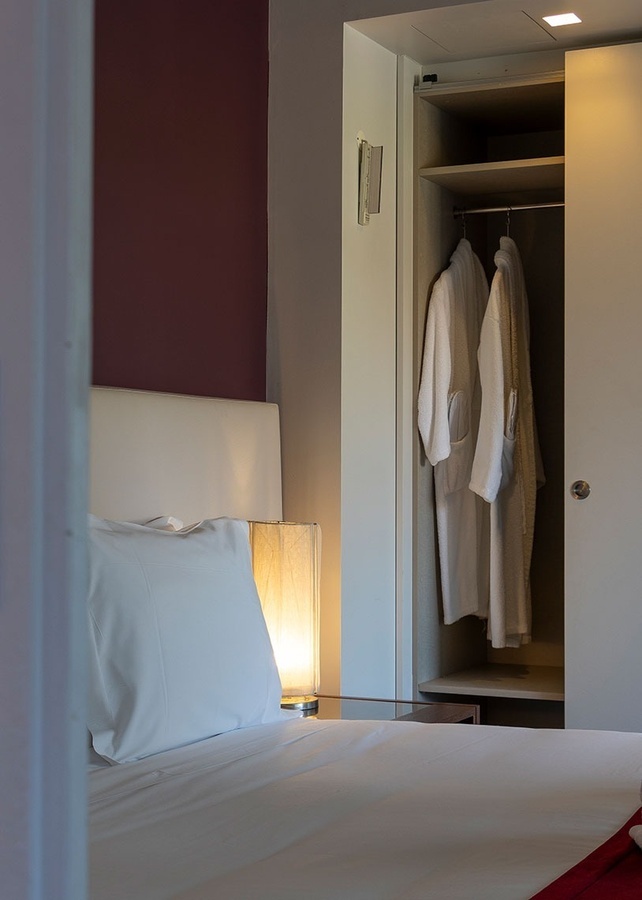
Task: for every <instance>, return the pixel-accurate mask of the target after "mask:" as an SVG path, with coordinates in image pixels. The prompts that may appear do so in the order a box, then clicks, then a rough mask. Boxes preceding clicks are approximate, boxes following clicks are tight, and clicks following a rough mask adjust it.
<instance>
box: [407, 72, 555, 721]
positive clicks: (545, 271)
mask: <svg viewBox="0 0 642 900" xmlns="http://www.w3.org/2000/svg"><path fill="white" fill-rule="evenodd" d="M414 104H415V115H414V122H415V125H414V128H415V136H414V145H415V160H416V172H417V176H418V177H417V182H416V191H415V238H416V245H415V251H416V252H415V288H416V303H417V305H416V309H417V321H418V323H419V331H421V326H422V323H424V322H425V316H426V309H427V303H428V300H429V297H430V293H431V289H432V286H433V284H434V282H435V281H436V279H437V277H438V276H439V274H440V273H441V272H442V271H443V269H444V268H445V267H446V266H447V265H448V260H449V257H450V255H451V253H452V252H453V250H454V248H455V246H456V245H457V242H458V240H459V239H460V238H461V237H463V236H465V237H466V238H467V239H468V240H469V241H470V243H471V245H472V248H473V250H474V251H475V252H476V253H477V255H478V256H479V258H480V259H481V261H482V263H483V264H484V267H485V270H486V274H487V277H488V281H489V283H490V282H491V280H492V277H493V274H494V271H495V267H494V262H493V258H494V254H495V252H496V250H497V249H498V248H499V241H500V237H501V236H502V235H504V234H507V233H508V234H510V237H511V238H513V240H514V241H515V242H516V244H517V246H518V248H519V251H520V253H521V257H522V263H523V266H524V273H525V280H526V287H527V291H528V299H529V308H530V324H531V339H530V352H531V377H532V384H533V397H534V404H535V416H536V422H537V428H538V432H539V443H540V447H541V453H542V459H543V464H544V472H545V476H546V483H545V484H544V485H543V486H542V487H541V488H540V489H539V491H538V493H537V512H536V520H535V538H534V547H533V559H532V566H531V590H532V610H533V624H532V642H531V643H529V644H525V645H523V646H521V647H519V648H517V649H492V648H491V647H490V644H489V642H488V641H487V640H486V635H485V628H484V622H483V620H481V619H477V618H475V617H470V616H469V617H466V618H465V619H462V620H460V621H459V622H456V623H455V624H453V625H444V624H443V619H442V614H441V609H424V610H423V611H421V612H419V613H418V616H419V622H418V627H419V629H423V631H424V633H425V634H427V635H428V638H427V640H426V641H425V643H424V646H423V648H422V647H421V646H420V648H419V651H418V652H419V653H420V655H421V654H422V653H423V655H424V656H425V659H424V660H423V661H422V660H421V659H420V660H419V670H420V672H421V671H424V672H428V673H429V677H427V678H425V679H424V680H421V681H420V683H419V691H420V692H421V693H422V695H423V696H424V697H425V698H428V699H435V700H438V699H446V698H445V697H444V695H445V694H446V695H449V697H448V698H449V699H455V698H461V699H462V700H471V701H474V702H477V703H481V705H482V710H483V715H484V720H485V721H486V722H489V723H498V724H499V723H501V724H516V725H538V726H551V727H563V724H564V710H563V699H564V670H563V660H564V633H563V629H564V596H563V591H564V551H563V539H564V509H563V495H564V468H563V467H564V461H563V451H564V381H563V376H564V208H563V205H564V75H563V73H562V72H552V73H545V74H537V75H527V76H519V77H513V78H503V79H490V80H487V81H476V82H474V83H473V82H453V83H451V84H440V83H439V82H437V83H428V84H423V83H422V84H420V85H418V86H417V87H416V88H415V100H414ZM416 340H417V345H416V346H417V351H418V352H419V353H420V352H421V340H422V335H421V334H418V335H417V337H416ZM418 470H419V472H420V479H419V490H418V495H417V504H418V509H417V519H418V521H417V526H418V527H417V556H418V559H419V560H420V562H419V568H420V571H421V566H422V564H421V559H422V555H424V554H426V555H428V554H433V555H434V554H436V553H437V546H436V538H435V542H434V544H433V543H432V538H431V537H430V536H431V535H432V534H434V528H433V523H432V522H431V521H430V519H431V515H432V513H431V502H432V501H431V496H432V484H431V474H432V470H431V467H430V465H429V464H428V463H427V462H426V460H425V458H422V459H420V460H419V465H418ZM422 520H423V521H422ZM420 577H421V575H420ZM453 695H454V696H453Z"/></svg>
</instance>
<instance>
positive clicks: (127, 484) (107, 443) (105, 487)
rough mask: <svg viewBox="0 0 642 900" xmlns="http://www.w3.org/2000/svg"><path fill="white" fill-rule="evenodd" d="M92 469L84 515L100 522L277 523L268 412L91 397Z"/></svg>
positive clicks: (274, 416)
mask: <svg viewBox="0 0 642 900" xmlns="http://www.w3.org/2000/svg"><path fill="white" fill-rule="evenodd" d="M89 459H90V505H89V509H90V511H91V512H92V513H94V515H97V516H100V517H102V518H105V519H122V520H127V521H132V522H142V521H146V520H148V519H150V518H154V517H156V516H169V515H171V516H176V517H177V518H180V519H182V520H183V522H185V524H191V523H193V522H198V521H200V520H201V519H207V518H213V517H216V516H231V517H234V518H239V519H257V520H272V519H281V518H282V501H281V444H280V431H279V410H278V407H277V406H276V405H275V404H273V403H259V402H253V401H245V400H215V399H210V398H206V397H186V396H180V395H177V394H159V393H152V392H148V391H131V390H122V389H118V388H99V387H95V388H92V390H91V406H90V454H89Z"/></svg>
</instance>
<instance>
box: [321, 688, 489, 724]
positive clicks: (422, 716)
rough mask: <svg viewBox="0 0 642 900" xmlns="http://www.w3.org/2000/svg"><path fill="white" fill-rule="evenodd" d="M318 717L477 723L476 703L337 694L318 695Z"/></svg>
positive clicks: (477, 707) (477, 710) (477, 709)
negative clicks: (417, 700)
mask: <svg viewBox="0 0 642 900" xmlns="http://www.w3.org/2000/svg"><path fill="white" fill-rule="evenodd" d="M318 697H319V708H318V710H310V713H311V715H312V716H314V717H315V718H317V719H380V720H386V721H392V720H393V719H394V720H402V721H407V722H470V723H472V724H473V725H479V706H477V704H475V703H426V702H414V701H406V700H378V699H372V698H369V697H337V696H332V695H330V694H319V695H318Z"/></svg>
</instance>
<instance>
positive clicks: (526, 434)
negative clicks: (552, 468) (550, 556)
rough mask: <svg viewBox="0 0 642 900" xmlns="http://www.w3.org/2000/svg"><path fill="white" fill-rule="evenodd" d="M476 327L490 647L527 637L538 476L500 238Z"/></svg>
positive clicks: (523, 348) (477, 465) (522, 311)
mask: <svg viewBox="0 0 642 900" xmlns="http://www.w3.org/2000/svg"><path fill="white" fill-rule="evenodd" d="M495 265H496V266H497V270H496V273H495V276H494V278H493V281H492V284H491V289H490V298H489V301H488V307H487V309H486V315H485V316H484V322H483V325H482V330H481V340H480V345H479V354H478V356H479V372H480V379H481V390H482V406H481V419H480V424H479V436H478V439H477V448H476V450H475V459H474V462H473V469H472V477H471V481H470V487H471V489H472V490H473V491H475V492H476V493H477V494H479V495H480V496H481V497H483V498H484V500H486V501H487V502H488V503H489V504H490V602H489V614H488V636H489V638H490V640H491V643H492V646H493V647H518V646H519V645H520V644H523V643H528V641H530V633H531V599H530V564H531V554H532V548H533V531H534V525H535V493H536V490H537V486H538V485H537V482H538V481H539V482H540V483H543V482H544V476H543V471H542V465H541V457H540V453H539V445H538V440H537V430H536V427H535V416H534V412H533V392H532V387H531V373H530V351H529V341H530V325H529V318H528V299H527V296H526V288H525V284H524V272H523V269H522V262H521V258H520V255H519V251H518V249H517V246H516V244H515V242H514V241H513V240H512V239H511V238H509V237H502V238H501V239H500V249H499V250H498V251H497V253H496V254H495Z"/></svg>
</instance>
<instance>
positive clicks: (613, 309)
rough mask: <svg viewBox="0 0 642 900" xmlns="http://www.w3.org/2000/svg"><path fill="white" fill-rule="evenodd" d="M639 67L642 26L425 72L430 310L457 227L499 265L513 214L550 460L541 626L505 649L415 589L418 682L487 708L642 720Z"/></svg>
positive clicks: (423, 233)
mask: <svg viewBox="0 0 642 900" xmlns="http://www.w3.org/2000/svg"><path fill="white" fill-rule="evenodd" d="M640 85H642V45H639V44H629V45H621V46H614V47H603V48H597V49H590V50H578V51H572V52H570V53H568V54H567V55H566V65H565V71H564V72H561V71H555V72H542V73H539V74H535V75H533V74H530V75H527V76H524V77H519V76H517V77H512V78H505V79H492V80H488V81H483V80H482V79H479V80H476V81H475V82H468V83H467V82H453V83H451V84H448V85H447V84H439V83H436V84H429V85H419V86H418V87H417V88H416V90H415V125H414V127H415V158H416V170H417V176H418V177H417V184H416V195H415V272H416V278H415V283H416V292H417V311H418V321H419V322H424V321H425V310H426V303H427V300H428V297H429V295H430V290H431V286H432V284H433V283H434V281H435V279H436V278H437V276H438V275H439V273H440V272H441V271H442V270H443V269H444V268H445V267H446V266H447V264H448V259H449V256H450V254H451V253H452V251H453V249H454V247H455V246H456V243H457V241H458V239H459V238H460V237H461V236H462V235H463V234H464V233H465V236H466V237H467V238H468V239H469V240H470V242H471V244H472V246H473V249H474V250H475V251H476V252H477V254H478V256H479V257H480V259H481V260H482V262H483V263H484V264H485V267H486V270H487V274H488V277H489V280H490V279H491V278H492V275H493V272H494V266H493V255H494V253H495V250H496V249H497V248H498V246H499V239H500V236H501V235H502V234H505V233H506V232H507V230H508V229H509V230H510V236H511V237H512V238H513V239H514V240H515V241H516V243H517V246H518V248H519V250H520V252H521V255H522V261H523V265H524V271H525V277H526V284H527V289H528V296H529V304H530V319H531V364H532V380H533V394H534V401H535V413H536V420H537V426H538V430H539V438H540V446H541V450H542V457H543V462H544V470H545V474H546V484H545V485H544V487H542V488H541V489H540V490H539V492H538V497H537V515H536V525H535V543H534V550H533V563H532V567H531V586H532V604H533V629H532V638H533V640H532V643H530V644H527V645H524V646H522V647H520V648H519V649H516V650H492V649H490V648H489V645H488V642H487V641H486V638H485V635H484V627H483V623H482V622H481V621H480V620H477V619H474V618H472V617H468V618H467V619H464V620H461V621H460V622H457V623H455V624H454V625H449V626H444V625H443V624H441V622H440V618H441V610H440V609H438V608H437V605H436V604H434V603H432V605H431V604H430V600H429V601H428V608H426V607H425V605H424V607H423V609H422V598H421V596H418V599H417V605H418V629H425V633H426V634H427V635H428V637H427V640H426V641H425V643H424V645H423V648H422V646H421V644H420V645H419V651H418V652H419V654H420V656H421V654H422V653H423V654H424V662H423V665H422V663H421V661H420V665H419V668H420V671H421V670H423V671H426V672H428V677H426V678H424V679H422V680H421V681H420V683H419V686H418V687H419V691H420V692H422V694H423V695H426V696H428V697H429V698H433V699H440V698H441V699H444V695H445V694H447V695H449V699H452V698H453V696H456V697H461V698H470V699H475V700H476V701H477V702H479V700H480V699H481V700H482V702H483V703H484V704H485V705H486V721H490V722H493V721H495V722H502V723H506V724H526V725H530V724H533V725H551V726H561V725H562V724H563V723H564V721H566V724H567V726H572V727H589V728H590V727H595V728H614V729H621V730H639V729H640V728H642V697H641V696H640V691H639V690H638V684H639V680H640V678H639V676H640V673H641V671H642V663H641V662H640V661H639V660H642V646H641V642H642V528H641V527H640V523H641V521H642V489H641V488H640V487H638V483H637V482H638V478H637V467H636V463H637V460H638V457H639V452H640V448H641V447H642V414H641V408H642V401H641V397H642V348H640V347H639V335H640V333H641V329H640V325H642V304H640V301H639V297H640V286H641V284H642V251H641V250H640V248H639V246H638V244H639V235H640V234H642V175H641V173H640V160H642V88H641V87H640ZM464 210H466V211H467V212H466V214H463V211H464ZM479 210H484V212H480V211H479ZM495 210H499V211H495ZM464 229H465V231H464ZM420 338H421V335H419V336H418V341H417V345H416V349H417V350H418V352H421V348H420V343H421V342H420ZM417 472H418V476H417V479H416V481H417V516H416V554H417V559H418V560H419V563H418V585H419V586H420V587H419V591H418V593H419V594H420V592H421V581H422V563H421V559H422V554H431V553H432V554H434V553H436V546H435V545H433V543H432V539H431V535H432V533H433V529H432V522H431V513H430V504H431V491H432V486H431V481H430V479H431V470H430V466H429V465H427V464H426V462H425V460H419V463H418V466H417ZM575 482H586V485H585V486H580V487H579V488H578V487H577V486H576V488H575V490H573V489H572V488H573V484H574V483H575ZM584 495H586V496H584ZM424 568H426V567H424ZM423 574H424V576H425V572H424V573H423ZM423 600H424V601H425V598H423ZM564 707H566V709H565V710H564Z"/></svg>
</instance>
